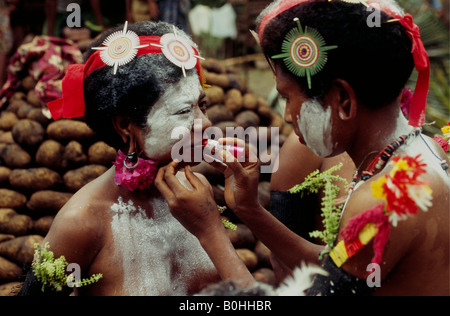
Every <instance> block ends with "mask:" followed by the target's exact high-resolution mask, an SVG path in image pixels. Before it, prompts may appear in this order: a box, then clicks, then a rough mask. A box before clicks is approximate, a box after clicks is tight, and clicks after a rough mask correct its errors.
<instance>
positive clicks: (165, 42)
mask: <svg viewBox="0 0 450 316" xmlns="http://www.w3.org/2000/svg"><path fill="white" fill-rule="evenodd" d="M151 45H153V46H157V47H161V51H162V53H163V54H164V56H165V57H166V58H167V59H168V60H169V61H170V62H171V63H173V64H174V65H176V66H178V67H180V68H181V69H182V70H183V75H184V76H185V77H186V69H188V70H189V69H192V68H194V67H195V65H197V59H204V58H202V57H200V56H198V55H196V54H195V51H194V49H193V48H192V46H191V45H190V44H189V43H188V42H187V41H186V40H185V39H184V38H182V37H179V36H178V35H177V31H176V29H175V27H174V28H173V33H167V34H164V35H163V36H162V37H161V41H160V45H157V44H151Z"/></svg>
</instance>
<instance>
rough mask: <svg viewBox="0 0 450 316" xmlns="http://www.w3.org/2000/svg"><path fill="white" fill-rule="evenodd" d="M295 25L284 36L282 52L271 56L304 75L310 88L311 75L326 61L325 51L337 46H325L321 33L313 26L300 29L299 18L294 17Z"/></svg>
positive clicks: (296, 73) (297, 73) (320, 68)
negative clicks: (282, 60)
mask: <svg viewBox="0 0 450 316" xmlns="http://www.w3.org/2000/svg"><path fill="white" fill-rule="evenodd" d="M294 21H295V22H297V27H295V28H293V29H292V30H291V31H290V32H289V33H288V34H287V35H286V37H285V39H284V41H283V44H282V46H281V51H282V53H281V54H279V55H275V56H272V59H281V58H283V59H284V63H285V64H286V67H287V68H288V69H289V71H291V72H292V73H293V74H294V75H296V76H298V77H305V76H306V78H307V80H308V88H309V89H311V77H312V76H314V75H315V74H317V73H318V72H319V71H321V70H322V68H323V67H324V66H325V64H326V62H327V51H329V50H332V49H335V48H337V46H335V45H334V46H325V45H326V44H325V40H324V39H323V37H322V35H320V33H319V32H317V31H316V30H315V29H313V28H308V27H307V26H306V27H305V29H304V30H303V29H302V26H301V24H300V20H299V19H298V18H295V19H294Z"/></svg>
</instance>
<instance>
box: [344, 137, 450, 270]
mask: <svg viewBox="0 0 450 316" xmlns="http://www.w3.org/2000/svg"><path fill="white" fill-rule="evenodd" d="M417 145H418V146H416V147H414V148H413V150H408V151H405V152H403V153H402V155H399V156H398V157H397V158H396V159H395V158H394V159H391V161H390V162H389V163H388V165H387V166H386V168H385V169H384V170H383V172H381V173H380V174H378V175H376V176H374V177H372V178H371V179H370V180H368V181H367V182H365V183H363V184H362V185H361V186H360V187H359V188H357V189H356V190H355V192H354V193H353V195H352V196H351V198H350V200H349V203H348V204H347V207H346V209H345V210H344V213H343V216H342V221H341V224H340V230H341V232H342V231H343V230H345V229H346V228H347V226H348V225H349V224H350V223H351V222H352V221H354V220H355V219H358V220H359V219H361V218H365V219H367V218H368V217H370V216H372V217H373V215H374V214H375V209H377V207H378V214H379V215H381V216H380V218H381V219H382V220H384V221H385V223H387V226H388V229H387V238H388V239H387V243H386V244H385V246H384V247H383V248H382V249H383V256H382V258H383V260H382V271H383V273H382V276H383V278H384V277H386V276H387V275H388V274H389V273H390V272H391V271H394V269H395V267H396V266H397V265H398V264H400V262H401V263H402V265H405V263H406V262H407V261H408V260H406V259H405V258H409V257H413V256H418V257H420V258H424V257H429V255H427V253H428V254H429V253H430V251H432V250H433V247H434V248H436V247H437V245H436V241H433V238H435V240H444V241H446V244H445V242H440V245H439V247H440V250H442V251H445V249H448V243H449V226H448V221H449V212H450V211H449V208H448V205H449V190H450V180H449V176H448V174H447V172H445V171H444V170H443V169H442V167H441V164H440V160H439V158H437V157H439V156H436V155H437V154H442V153H439V151H438V150H436V152H434V151H433V152H431V151H430V150H429V149H428V148H427V145H425V144H424V143H421V142H419V143H417ZM441 159H445V156H444V157H442V158H441ZM396 168H397V169H396ZM402 168H409V169H408V170H409V171H408V172H409V175H408V174H407V173H405V174H402V173H401V171H402V170H407V169H402ZM396 170H397V171H398V173H397V171H396ZM397 174H398V178H394V177H395V175H397ZM408 176H410V177H411V178H407V177H408ZM400 177H405V178H400ZM402 181H403V184H404V185H401V184H400V183H401V182H402ZM392 203H393V204H392ZM388 205H390V207H391V208H389V207H388ZM371 220H373V218H372V219H371ZM437 234H440V236H437ZM375 247H376V246H375ZM373 250H374V242H373V241H372V242H370V243H369V244H367V245H366V246H365V247H363V249H362V250H361V251H360V252H358V253H357V254H356V255H354V256H353V257H352V258H351V259H349V260H347V262H346V263H345V264H344V266H343V269H344V270H346V271H348V272H350V273H352V274H353V275H355V276H357V277H364V276H365V275H366V274H367V266H368V264H369V263H371V260H372V258H373V256H374V251H373ZM421 252H422V253H421ZM412 254H414V255H412ZM423 260H424V259H423ZM405 271H406V269H405Z"/></svg>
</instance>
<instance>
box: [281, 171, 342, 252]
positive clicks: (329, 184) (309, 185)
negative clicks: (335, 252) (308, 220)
mask: <svg viewBox="0 0 450 316" xmlns="http://www.w3.org/2000/svg"><path fill="white" fill-rule="evenodd" d="M342 165H343V164H342V163H340V164H338V165H336V166H333V167H331V168H330V169H328V170H326V171H324V172H322V173H320V172H319V170H316V171H314V172H312V173H311V174H310V175H308V176H307V177H306V178H305V181H303V182H302V183H301V184H298V185H296V186H294V187H293V188H292V189H290V190H289V192H290V193H291V194H302V195H303V194H305V193H307V194H308V193H319V190H320V189H323V193H324V197H323V198H322V203H321V205H322V214H321V216H322V218H323V220H322V223H323V225H324V228H325V229H324V230H323V231H318V230H316V231H313V232H311V233H310V236H311V237H314V238H320V239H321V240H322V241H323V242H324V243H325V244H326V245H328V246H329V248H330V249H332V248H333V246H334V243H335V241H336V238H337V235H338V231H339V223H340V218H341V213H342V205H339V206H336V204H335V199H336V197H337V196H338V194H339V192H340V189H339V187H338V186H337V185H336V184H335V183H334V182H336V181H339V182H342V183H344V184H345V186H346V187H347V186H348V181H347V180H346V179H344V178H342V177H341V176H339V175H333V174H332V173H333V172H335V171H337V170H340V169H341V168H342ZM325 253H326V252H323V253H321V255H320V257H319V259H321V258H322V257H323V255H324V254H325Z"/></svg>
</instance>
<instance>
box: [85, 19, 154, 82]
mask: <svg viewBox="0 0 450 316" xmlns="http://www.w3.org/2000/svg"><path fill="white" fill-rule="evenodd" d="M103 45H104V46H103V47H93V48H92V49H94V50H99V51H101V53H100V58H101V59H102V61H103V62H104V63H105V64H107V65H108V66H111V67H114V74H116V73H117V68H118V67H119V66H123V65H126V64H128V63H129V62H130V61H132V60H133V59H134V57H136V54H137V52H138V49H139V48H143V47H147V46H148V44H147V45H140V41H139V36H138V35H137V34H136V33H134V32H133V31H128V22H125V26H124V28H123V31H119V32H115V33H113V34H111V35H109V36H108V37H107V38H106V40H105V41H104V42H103Z"/></svg>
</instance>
